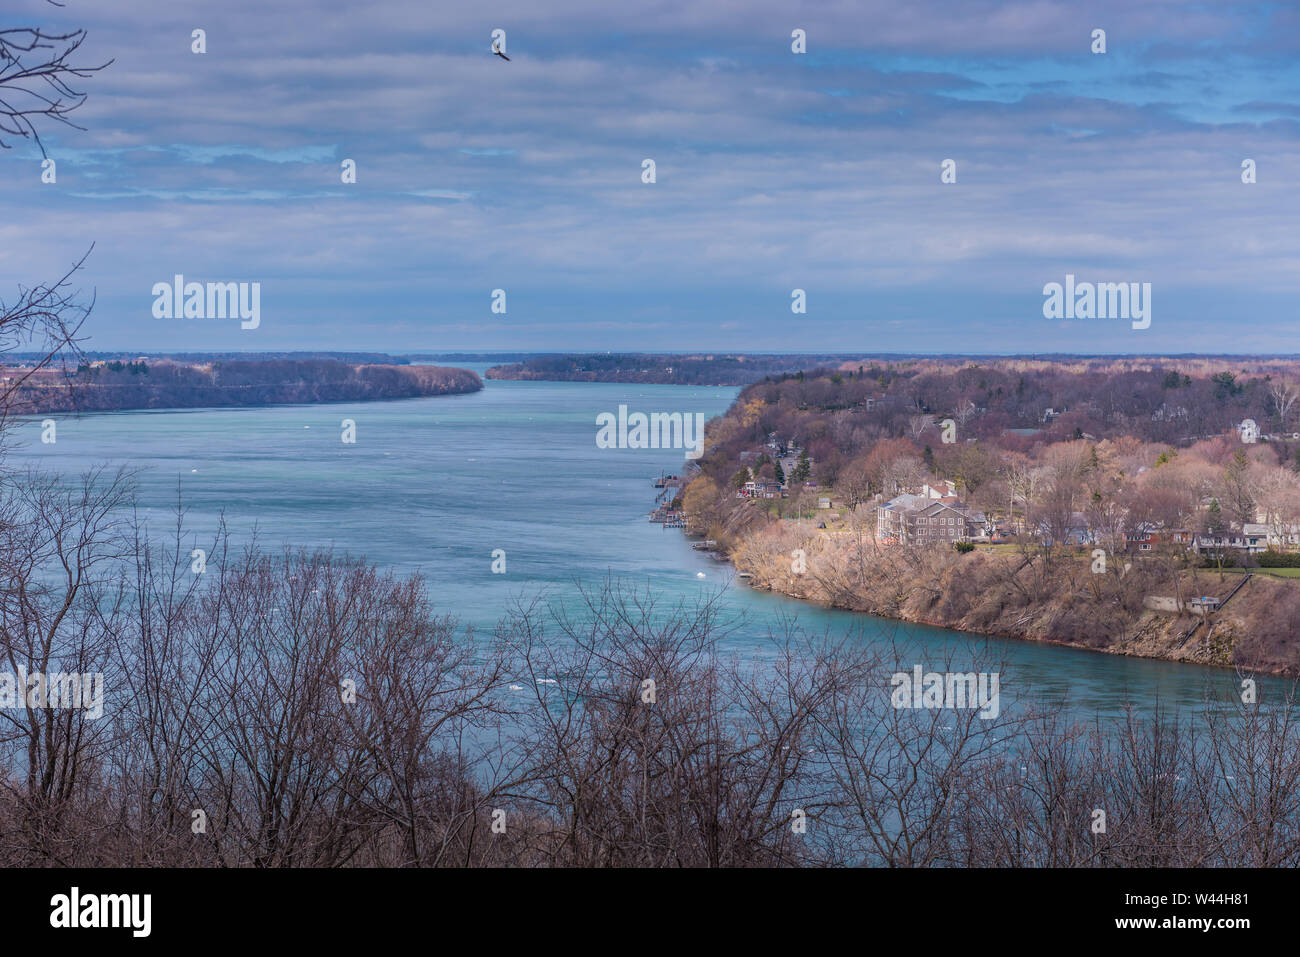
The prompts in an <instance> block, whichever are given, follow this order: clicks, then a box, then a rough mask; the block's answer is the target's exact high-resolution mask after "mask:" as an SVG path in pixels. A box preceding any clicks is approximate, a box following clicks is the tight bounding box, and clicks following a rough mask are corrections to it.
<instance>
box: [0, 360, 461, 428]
mask: <svg viewBox="0 0 1300 957" xmlns="http://www.w3.org/2000/svg"><path fill="white" fill-rule="evenodd" d="M0 380H2V381H3V384H2V385H0V390H3V392H4V393H5V394H6V398H7V408H8V410H9V412H10V413H11V414H16V415H43V414H48V413H62V412H124V411H131V410H139V409H151V410H162V409H194V408H222V407H247V406H270V405H288V404H302V403H317V402H371V401H379V400H384V399H408V398H419V397H423V396H436V395H460V394H465V393H470V392H478V391H479V390H481V389H482V388H483V381H482V380H481V379H480V378H479V376H478V374H477V373H475V372H472V371H470V370H468V369H456V368H450V367H444V366H413V365H412V366H408V365H400V366H399V365H372V364H361V365H353V364H351V363H346V362H339V361H336V360H332V359H268V360H260V361H231V362H225V361H212V362H203V363H186V362H174V361H170V360H161V361H159V360H149V361H143V360H141V361H135V362H121V361H113V362H102V361H100V362H94V363H88V364H83V365H81V366H79V367H78V368H77V369H76V370H75V371H74V370H64V369H62V368H56V367H50V368H44V369H28V368H23V367H12V366H10V367H3V368H0Z"/></svg>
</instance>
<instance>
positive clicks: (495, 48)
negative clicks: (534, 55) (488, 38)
mask: <svg viewBox="0 0 1300 957" xmlns="http://www.w3.org/2000/svg"><path fill="white" fill-rule="evenodd" d="M492 52H493V53H495V54H496V55H497V56H499V57H500V58H501V59H503V60H505V61H506V62H507V63H509V62H510V57H508V56H506V55H505V54H504V53H502V52H501V45H500V44H497V43H494V44H492Z"/></svg>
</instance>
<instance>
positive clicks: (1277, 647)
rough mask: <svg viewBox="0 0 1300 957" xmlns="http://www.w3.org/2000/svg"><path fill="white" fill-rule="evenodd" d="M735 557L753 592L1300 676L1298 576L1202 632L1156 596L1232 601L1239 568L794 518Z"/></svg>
mask: <svg viewBox="0 0 1300 957" xmlns="http://www.w3.org/2000/svg"><path fill="white" fill-rule="evenodd" d="M800 553H801V554H800ZM730 557H731V559H732V562H733V563H734V564H735V566H736V569H737V571H738V572H747V573H748V574H749V576H750V577H749V578H748V582H749V584H750V585H752V586H753V587H756V588H763V589H767V590H770V591H774V592H777V593H780V594H783V595H787V596H789V597H792V598H800V599H804V600H808V601H814V602H818V603H821V604H825V605H830V606H832V607H836V608H844V609H848V610H852V611H862V612H867V613H869V614H873V615H878V616H880V617H885V618H894V619H898V620H901V621H909V622H918V623H924V624H930V625H939V626H942V627H945V628H953V629H957V630H961V631H969V632H977V633H980V634H987V635H999V636H1004V637H1011V638H1022V639H1027V640H1031V641H1045V642H1053V643H1059V644H1066V645H1073V646H1077V647H1080V648H1088V649H1092V650H1094V651H1105V652H1111V653H1114V654H1126V655H1136V656H1140V657H1147V658H1162V659H1167V660H1171V661H1187V662H1195V663H1198V664H1207V665H1219V666H1225V667H1228V666H1239V667H1242V668H1246V669H1250V670H1258V671H1268V672H1277V673H1294V674H1300V637H1296V634H1297V630H1298V628H1297V626H1300V585H1297V584H1296V583H1293V582H1291V581H1289V580H1279V579H1271V578H1268V577H1265V576H1262V575H1255V576H1253V577H1252V578H1251V579H1250V581H1249V582H1247V583H1246V585H1245V586H1244V587H1242V588H1241V589H1240V590H1239V591H1238V592H1237V593H1236V595H1234V596H1233V597H1232V599H1231V601H1230V602H1229V603H1228V604H1227V605H1225V607H1224V608H1223V609H1221V610H1220V611H1218V612H1215V613H1212V614H1211V615H1210V616H1209V619H1208V621H1207V622H1205V623H1203V624H1200V626H1199V627H1197V628H1195V630H1194V631H1193V630H1192V629H1193V626H1194V625H1196V624H1197V623H1198V621H1199V620H1200V619H1199V616H1197V615H1193V614H1190V613H1181V614H1171V613H1167V612H1159V611H1152V610H1150V609H1149V608H1147V607H1146V606H1145V604H1144V602H1145V599H1146V598H1147V596H1149V595H1170V596H1175V597H1178V598H1180V599H1182V600H1185V599H1187V598H1190V597H1193V596H1198V595H1213V596H1216V597H1224V596H1226V595H1227V594H1228V592H1230V591H1231V590H1232V588H1233V587H1234V586H1235V585H1236V584H1237V583H1238V582H1239V581H1240V580H1241V579H1240V575H1239V574H1229V575H1224V576H1222V578H1221V577H1220V575H1219V574H1218V573H1217V572H1214V571H1206V570H1205V569H1189V568H1183V567H1181V563H1180V562H1178V561H1177V560H1176V559H1175V558H1173V557H1172V556H1161V557H1157V558H1143V559H1141V560H1133V561H1129V560H1128V559H1121V560H1119V561H1118V562H1116V561H1112V562H1111V565H1110V567H1109V568H1108V570H1107V571H1105V572H1103V573H1100V574H1098V573H1094V572H1093V571H1092V563H1091V560H1090V559H1089V558H1087V557H1083V556H1076V555H1058V556H1053V557H1051V558H1049V557H1048V556H1045V555H1044V554H1042V552H1041V551H1039V550H1035V551H1027V552H1023V553H1022V552H999V553H994V552H992V551H987V550H980V549H977V550H976V551H974V552H970V553H967V554H960V553H958V552H956V551H953V550H951V549H946V548H916V549H911V548H899V547H894V546H879V545H877V544H876V543H875V542H874V540H873V539H872V537H871V536H870V534H869V532H867V531H866V530H864V531H863V532H862V533H861V534H855V533H853V532H851V531H850V532H832V533H828V532H825V531H818V530H815V529H810V528H809V526H808V525H807V524H805V525H804V526H802V527H800V526H797V525H795V524H793V523H790V522H779V523H775V524H773V525H771V526H768V527H767V528H764V529H761V530H757V531H754V532H751V533H750V534H748V535H745V536H744V537H743V538H742V539H741V540H740V541H739V543H738V544H736V545H735V546H734V547H733V548H732V549H731V552H730ZM1125 563H1127V564H1128V565H1129V567H1128V568H1127V570H1125V569H1124V567H1123V565H1124V564H1125ZM1116 565H1118V566H1119V567H1116ZM1189 632H1190V634H1189Z"/></svg>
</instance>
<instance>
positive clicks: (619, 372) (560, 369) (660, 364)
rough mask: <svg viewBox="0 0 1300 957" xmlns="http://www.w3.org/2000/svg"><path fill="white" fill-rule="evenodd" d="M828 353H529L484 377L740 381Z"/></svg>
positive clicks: (800, 366)
mask: <svg viewBox="0 0 1300 957" xmlns="http://www.w3.org/2000/svg"><path fill="white" fill-rule="evenodd" d="M843 358H844V357H843V356H840V357H834V356H830V355H748V354H741V353H730V354H724V353H692V354H689V355H686V354H679V355H664V354H651V353H622V354H612V353H605V354H590V355H587V354H583V355H544V356H529V357H527V358H525V359H523V360H522V361H519V362H512V363H505V364H502V365H495V366H492V367H491V368H489V369H488V370H487V372H486V373H485V375H486V377H487V378H489V379H506V380H515V381H531V382H627V383H635V384H638V385H703V386H744V385H750V384H751V383H754V382H758V381H759V380H761V379H763V378H764V377H766V376H770V375H779V374H781V373H783V372H797V371H798V370H800V369H803V368H808V367H810V366H816V365H820V364H822V363H824V362H828V361H832V360H834V361H840V360H842V359H843Z"/></svg>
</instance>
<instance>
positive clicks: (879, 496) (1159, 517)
mask: <svg viewBox="0 0 1300 957" xmlns="http://www.w3.org/2000/svg"><path fill="white" fill-rule="evenodd" d="M1297 381H1300V363H1297V362H1295V361H1294V360H1258V361H1252V362H1245V361H1242V360H1240V359H1238V360H1237V361H1236V363H1235V364H1234V365H1233V367H1232V368H1230V369H1229V368H1225V363H1223V362H1222V361H1215V360H1209V359H1199V358H1198V359H1141V360H1139V359H1131V358H1124V359H1111V360H1079V361H1076V362H1065V361H1058V362H1046V361H1038V360H997V361H989V362H983V363H976V362H973V361H970V360H966V361H962V360H935V359H930V360H921V361H916V362H908V363H899V364H885V365H880V364H867V363H862V364H857V363H844V364H842V365H841V366H837V367H832V368H823V369H820V370H813V371H809V372H799V373H796V374H794V375H790V374H783V375H780V376H775V377H769V378H767V379H765V380H763V381H762V382H759V383H755V384H754V385H752V386H750V387H747V388H746V389H744V390H743V391H742V392H741V393H740V395H739V396H738V397H737V399H736V400H735V402H734V403H733V405H732V407H731V408H730V409H729V410H728V412H727V413H726V414H724V415H723V416H721V417H719V418H717V419H714V420H713V421H712V422H710V423H709V425H708V427H707V429H706V438H705V453H704V455H703V456H702V457H701V458H700V459H699V461H698V463H695V464H692V465H690V466H688V468H689V469H691V472H690V481H689V483H688V484H687V486H686V488H685V489H684V490H683V491H682V493H681V495H680V498H679V499H678V503H677V504H678V505H679V506H680V507H681V509H682V511H683V512H684V513H685V516H686V523H687V533H688V534H691V535H696V536H700V537H703V538H705V539H707V540H712V541H713V542H714V543H715V545H714V546H713V547H714V549H716V551H717V552H719V553H720V554H721V555H724V556H725V557H726V558H727V559H728V560H729V561H730V562H731V564H732V565H733V566H734V567H735V569H736V571H737V573H738V577H739V578H740V580H741V581H743V582H745V583H747V584H749V585H750V586H751V587H754V588H758V589H761V590H767V591H771V592H774V593H777V594H781V595H784V596H786V597H790V598H795V599H799V600H804V601H811V602H815V603H817V604H820V605H823V606H827V607H833V608H840V609H845V610H849V611H859V612H864V613H868V614H871V615H875V616H878V617H882V618H889V619H893V620H896V621H902V622H911V623H916V624H925V625H931V626H937V627H943V628H948V629H952V630H956V631H962V632H967V633H972V634H978V635H986V636H996V637H1003V638H1019V639H1024V640H1030V641H1038V642H1044V643H1051V644H1058V645H1065V646H1073V647H1078V648H1086V649H1089V650H1094V651H1104V652H1108V653H1112V654H1123V655H1130V656H1135V657H1146V658H1153V659H1162V660H1169V661H1182V662H1186V663H1195V664H1201V665H1211V666H1218V667H1229V668H1233V667H1235V668H1241V669H1249V670H1253V671H1260V672H1268V673H1273V674H1280V675H1293V676H1294V675H1297V674H1300V586H1298V585H1297V584H1296V580H1295V579H1294V578H1293V577H1290V576H1289V574H1288V573H1289V572H1290V571H1291V569H1290V568H1269V567H1265V568H1261V567H1259V566H1260V565H1261V564H1262V565H1270V564H1273V565H1292V564H1300V562H1293V561H1292V559H1300V554H1298V553H1300V474H1298V473H1300V439H1297V436H1296V434H1295V433H1291V432H1288V431H1286V430H1287V429H1288V428H1294V427H1295V423H1294V422H1293V421H1292V420H1293V419H1294V418H1295V416H1293V415H1292V411H1293V408H1292V406H1293V405H1294V404H1295V401H1296V399H1295V398H1294V396H1297V395H1300V389H1297V386H1296V385H1295V384H1294V383H1296V382H1297ZM1247 420H1249V421H1251V422H1253V423H1256V424H1257V426H1258V434H1255V433H1253V432H1251V433H1249V434H1247V435H1246V436H1245V438H1243V433H1242V432H1241V431H1240V424H1241V423H1244V422H1246V421H1247ZM945 433H947V434H946V435H945ZM882 511H883V512H884V516H883V517H882ZM900 512H901V513H906V514H907V515H908V516H910V515H917V516H925V515H927V514H932V513H938V514H939V515H941V516H944V515H952V516H957V517H955V518H947V519H945V518H942V517H941V518H938V519H935V518H930V519H929V521H931V522H936V521H948V522H951V523H953V524H952V525H948V526H941V527H940V529H939V535H940V536H947V537H939V538H937V539H935V538H933V537H931V538H925V537H924V536H926V535H927V534H929V535H930V536H933V535H934V534H935V532H934V531H933V530H928V529H927V528H926V527H925V526H923V525H922V526H908V525H907V524H906V521H911V520H912V519H911V518H910V517H908V518H907V519H906V521H904V522H903V524H901V525H899V526H897V527H895V526H892V525H889V524H888V522H889V521H891V520H894V521H897V520H899V519H900V518H901V516H898V513H900ZM915 520H916V521H920V519H919V518H918V519H915ZM1238 586H1240V587H1238Z"/></svg>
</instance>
